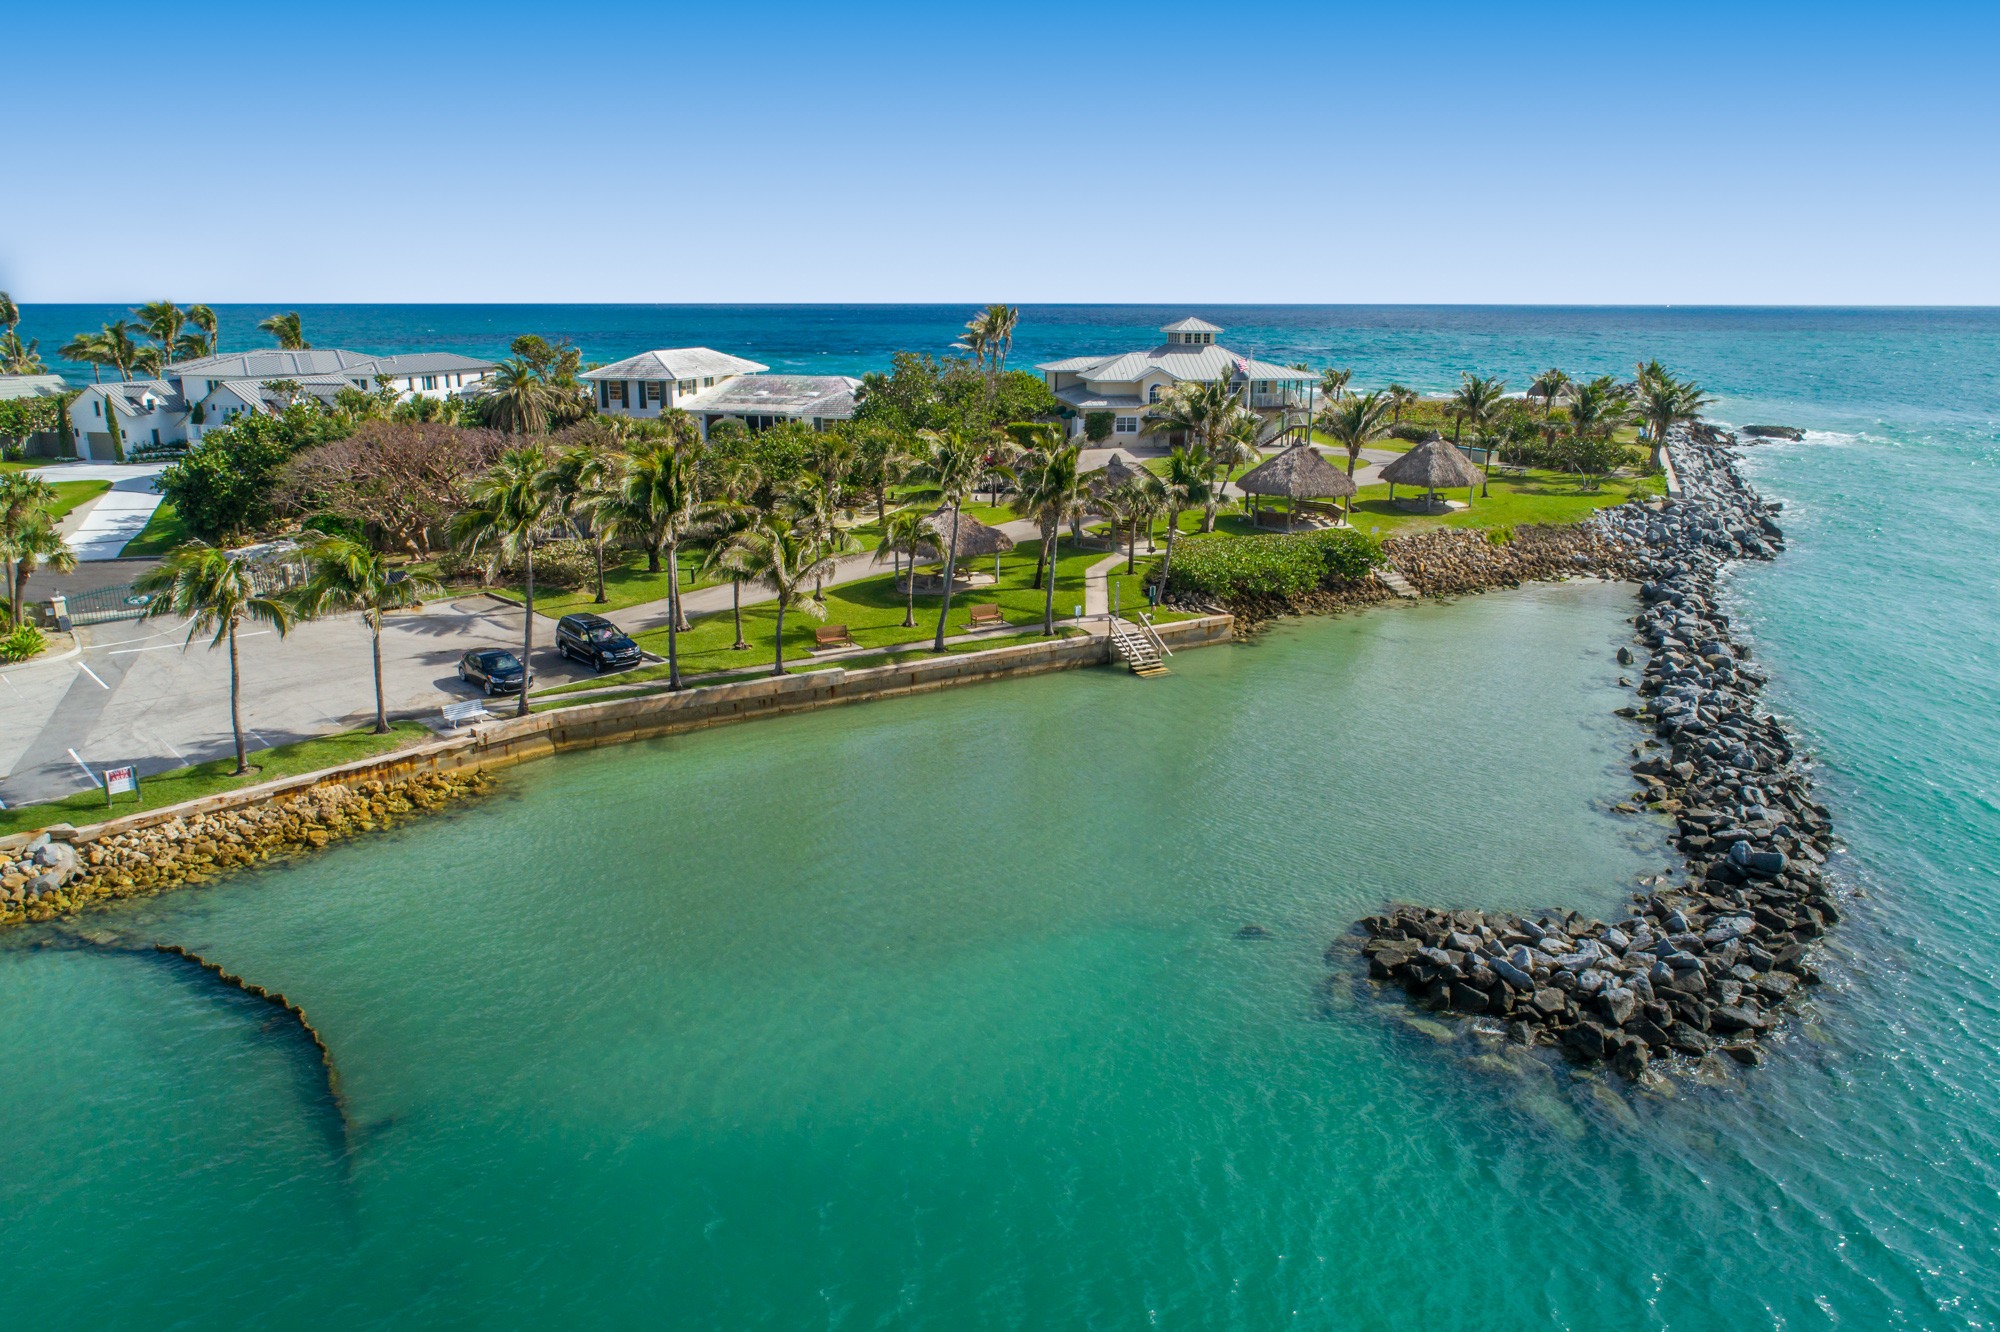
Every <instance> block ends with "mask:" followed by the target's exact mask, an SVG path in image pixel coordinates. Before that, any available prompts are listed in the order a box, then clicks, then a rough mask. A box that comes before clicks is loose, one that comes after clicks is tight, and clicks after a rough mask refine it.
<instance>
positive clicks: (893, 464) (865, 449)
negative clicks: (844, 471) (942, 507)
mask: <svg viewBox="0 0 2000 1332" xmlns="http://www.w3.org/2000/svg"><path fill="white" fill-rule="evenodd" d="M852 439H853V443H854V456H853V459H852V461H851V463H850V465H849V469H848V476H849V479H850V481H852V483H853V485H854V487H855V489H856V490H857V491H859V492H860V495H861V497H862V498H864V499H872V500H873V501H874V502H875V522H876V524H877V525H878V526H879V525H881V524H884V523H886V522H888V521H889V489H890V487H892V486H894V485H895V484H896V483H897V482H899V481H901V480H902V479H903V477H904V475H905V473H907V472H908V471H909V469H910V466H911V464H912V463H914V462H915V461H916V455H915V454H914V452H913V451H912V450H911V448H910V441H909V440H908V438H907V437H905V436H904V435H902V434H901V433H899V432H897V431H894V430H891V429H889V428H887V427H886V426H861V427H858V428H857V429H856V431H855V433H854V435H853V436H852Z"/></svg>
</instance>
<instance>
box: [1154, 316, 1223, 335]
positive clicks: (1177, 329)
mask: <svg viewBox="0 0 2000 1332" xmlns="http://www.w3.org/2000/svg"><path fill="white" fill-rule="evenodd" d="M1221 331H1222V329H1221V328H1220V327H1219V326H1218V325H1215V324H1211V323H1209V322H1208V321H1207V320H1206V319H1196V318H1195V317H1194V316H1193V315H1189V316H1188V317H1187V318H1186V319H1181V320H1177V321H1176V322H1174V323H1171V324H1164V325H1162V326H1161V328H1160V332H1162V333H1220V332H1221Z"/></svg>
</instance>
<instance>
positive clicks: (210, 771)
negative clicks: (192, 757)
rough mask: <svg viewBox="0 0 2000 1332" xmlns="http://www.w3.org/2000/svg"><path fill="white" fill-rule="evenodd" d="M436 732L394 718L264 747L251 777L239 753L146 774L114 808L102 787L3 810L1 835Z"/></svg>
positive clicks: (288, 773) (87, 819)
mask: <svg viewBox="0 0 2000 1332" xmlns="http://www.w3.org/2000/svg"><path fill="white" fill-rule="evenodd" d="M431 738H433V737H432V735H431V732H430V731H429V730H428V729H427V728H425V727H424V726H422V725H420V724H419V723H417V722H409V721H405V722H395V723H393V724H392V725H391V727H390V731H389V734H387V735H375V734H373V733H371V732H369V731H343V732H341V733H340V734H338V735H328V736H321V737H319V738H317V739H313V740H301V741H299V742H297V743H296V744H290V745H278V746H276V747H275V748H272V749H260V750H258V751H257V752H255V753H253V754H252V755H250V764H251V771H250V773H249V775H248V776H245V777H237V776H233V775H232V774H231V771H230V770H231V769H233V768H234V767H235V766H236V758H235V756H234V755H231V756H229V757H227V758H219V759H212V760H210V761H209V762H207V763H196V764H194V765H192V766H191V767H186V768H174V769H171V770H170V771H167V772H162V773H158V774H156V775H154V776H151V777H144V778H141V779H140V781H139V794H138V795H136V796H131V795H121V796H118V797H117V798H116V802H115V803H114V804H113V805H112V806H111V807H109V808H106V806H105V803H104V793H103V792H102V791H83V792H79V793H78V794H76V795H73V796H65V797H64V798H63V799H61V800H53V801H50V802H49V803H47V804H43V805H23V806H21V807H20V808H18V809H6V810H0V835H5V834H7V833H17V832H30V831H32V830H34V829H36V828H43V827H46V826H48V825H49V824H51V823H73V824H75V825H76V826H77V827H79V828H80V827H83V826H84V825H85V824H89V823H102V822H103V821H104V820H105V819H108V818H115V817H117V816H119V815H124V814H135V813H137V812H139V811H140V810H142V809H157V808H159V807H160V806H162V805H174V804H179V803H180V802H181V801H183V800H197V799H199V798H201V797H202V796H211V795H216V794H218V793H220V792H223V791H233V790H236V789H237V788H238V787H243V786H254V785H256V784H257V783H258V782H268V781H273V780H275V779H277V778H280V777H295V776H297V775H299V774H300V773H305V772H313V771H316V770H317V769H320V768H331V767H334V766H335V765H337V764H341V763H352V762H354V761H355V760H357V759H364V758H372V757H373V756H375V755H377V754H386V753H388V752H389V751H390V750H394V749H402V748H403V747H405V746H407V745H413V744H416V743H418V742H419V741H422V740H428V739H431Z"/></svg>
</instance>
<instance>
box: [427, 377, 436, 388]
mask: <svg viewBox="0 0 2000 1332" xmlns="http://www.w3.org/2000/svg"><path fill="white" fill-rule="evenodd" d="M437 386H438V377H437V376H436V375H425V376H424V387H425V388H427V389H434V388H436V387H437Z"/></svg>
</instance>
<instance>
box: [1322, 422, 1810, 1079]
mask: <svg viewBox="0 0 2000 1332" xmlns="http://www.w3.org/2000/svg"><path fill="white" fill-rule="evenodd" d="M1670 449H1671V452H1672V457H1673V462H1674V466H1675V469H1676V471H1677V472H1678V474H1679V477H1680V481H1681V489H1682V498H1680V499H1678V500H1666V501H1652V502H1649V503H1643V504H1641V503H1632V504H1626V505H1621V506H1619V507H1618V508H1616V509H1611V510H1607V511H1605V512H1604V513H1602V514H1600V515H1599V516H1598V517H1597V519H1595V520H1594V521H1593V523H1592V524H1591V526H1593V527H1594V528H1595V529H1596V530H1597V532H1598V534H1599V535H1600V536H1601V537H1602V538H1603V539H1604V540H1605V541H1606V542H1609V543H1613V544H1615V545H1618V546H1620V547H1622V548H1624V549H1625V550H1626V551H1627V552H1628V556H1627V558H1628V561H1629V567H1631V568H1632V569H1634V570H1635V571H1636V573H1637V575H1638V576H1639V577H1641V578H1642V579H1643V581H1642V582H1641V585H1640V589H1639V596H1640V601H1641V607H1642V608H1641V611H1640V613H1639V615H1638V617H1637V618H1636V620H1635V624H1636V625H1637V638H1638V640H1639V642H1640V643H1641V644H1642V645H1643V646H1644V648H1645V649H1646V650H1647V651H1648V653H1649V654H1650V658H1649V660H1648V662H1647V665H1646V670H1645V677H1644V680H1643V682H1642V684H1641V685H1640V687H1639V693H1640V695H1641V697H1642V699H1643V700H1644V702H1643V706H1635V707H1632V708H1629V709H1624V710H1622V711H1625V712H1626V713H1628V714H1629V715H1631V716H1633V717H1634V718H1635V719H1636V720H1638V721H1640V722H1641V723H1643V724H1645V725H1647V726H1649V727H1650V728H1651V730H1652V733H1653V735H1652V738H1651V739H1649V740H1646V741H1645V742H1644V745H1643V747H1642V748H1641V749H1639V750H1635V753H1637V754H1639V755H1640V758H1639V761H1638V762H1636V763H1635V764H1634V765H1633V769H1632V770H1633V773H1634V775H1635V776H1636V777H1637V778H1638V780H1639V783H1640V785H1641V786H1642V787H1643V789H1642V790H1641V791H1640V792H1638V793H1637V794H1636V795H1635V796H1634V797H1633V799H1632V800H1631V801H1630V802H1628V803H1625V804H1622V805H1620V806H1619V808H1621V809H1623V810H1625V811H1627V812H1636V811H1637V810H1638V809H1639V807H1640V806H1641V805H1643V806H1645V807H1647V808H1650V809H1652V810H1655V811H1658V812H1661V813H1665V814H1668V815H1671V816H1672V817H1673V819H1674V820H1675V823H1676V825H1677V833H1676V844H1677V845H1678V846H1679V848H1680V849H1681V851H1682V852H1683V853H1684V854H1685V855H1686V857H1687V862H1686V869H1687V882H1685V883H1684V884H1680V885H1678V886H1667V887H1660V888H1657V889H1655V890H1654V891H1653V892H1650V893H1646V894H1642V895H1639V896H1636V897H1635V898H1634V899H1633V906H1632V909H1631V911H1630V912H1628V913H1627V914H1625V915H1624V916H1622V917H1620V918H1618V919H1616V920H1611V921H1602V920H1593V919H1586V918H1584V917H1581V916H1579V915H1577V914H1575V913H1573V912H1549V913H1542V914H1538V915H1532V916H1523V915H1517V914H1512V913H1500V912H1481V911H1440V910H1434V909H1430V908H1425V907H1417V906H1398V907H1395V908H1393V909H1391V910H1389V911H1387V912H1385V913H1383V914H1381V915H1375V916H1369V917H1367V918H1366V919H1364V920H1362V921H1360V922H1359V923H1358V924H1357V925H1356V926H1355V928H1354V930H1353V931H1352V932H1351V934H1350V935H1349V936H1348V938H1346V939H1343V940H1340V941H1337V942H1336V943H1335V944H1334V946H1333V947H1332V948H1329V949H1328V959H1329V961H1332V962H1338V961H1342V960H1343V959H1344V958H1346V957H1352V956H1353V952H1354V949H1353V944H1354V942H1355V941H1356V940H1357V939H1358V940H1359V952H1360V954H1361V956H1362V957H1363V958H1364V959H1365V960H1366V963H1367V967H1368V974H1369V975H1370V976H1371V977H1373V978H1374V979H1375V980H1376V981H1379V982H1384V983H1387V984H1394V985H1399V986H1401V987H1402V989H1403V990H1404V991H1406V992H1407V993H1408V995H1409V996H1410V997H1411V998H1413V999H1414V1000H1415V1001H1416V1002H1417V1003H1419V1004H1420V1005H1422V1006H1424V1007H1426V1008H1430V1009H1434V1010H1438V1011H1444V1012H1451V1013H1459V1014H1466V1015H1480V1016H1484V1017H1486V1018H1488V1019H1490V1020H1493V1021H1496V1022H1498V1023H1501V1024H1504V1027H1505V1030H1506V1032H1507V1035H1508V1036H1509V1037H1510V1038H1511V1039H1512V1040H1514V1041H1517V1042H1519V1043H1521V1044H1524V1045H1554V1046H1558V1047H1560V1048H1561V1049H1562V1050H1563V1051H1564V1052H1566V1053H1567V1054H1569V1055H1570V1056H1572V1057H1574V1058H1576V1059H1579V1060H1585V1061H1597V1060H1603V1061H1607V1062H1609V1063H1610V1065H1611V1066H1612V1068H1613V1069H1615V1070H1616V1071H1618V1072H1619V1073H1622V1074H1624V1075H1626V1076H1627V1077H1631V1078H1641V1077H1644V1076H1647V1075H1648V1069H1649V1066H1650V1065H1651V1064H1652V1063H1653V1061H1655V1060H1660V1059H1671V1060H1680V1061H1695V1062H1696V1063H1699V1061H1703V1060H1716V1059H1720V1058H1724V1057H1727V1058H1730V1059H1734V1060H1736V1061H1737V1062H1739V1063H1745V1064H1754V1063H1757V1062H1759V1061H1760V1060H1761V1058H1762V1053H1761V1050H1760V1048H1759V1044H1758V1042H1759V1039H1760V1038H1761V1037H1763V1036H1764V1035H1765V1034H1767V1033H1768V1032H1770V1031H1771V1030H1772V1029H1773V1028H1774V1027H1775V1026H1776V1025H1777V1024H1778V1023H1779V1021H1780V1020H1781V1015H1782V1013H1783V1011H1784V1010H1785V1008H1786V1007H1787V1006H1788V1005H1791V1004H1793V1003H1796V1002H1797V1001H1798V1000H1799V998H1800V996H1801V995H1802V994H1803V993H1804V991H1805V990H1806V988H1807V987H1809V986H1811V985H1813V984H1815V983H1816V982H1817V980H1818V977H1817V976H1816V975H1815V974H1814V971H1813V967H1812V964H1811V950H1812V948H1813V945H1814V943H1815V941H1816V940H1818V939H1819V938H1820V937H1821V936H1822V935H1823V934H1824V933H1825V931H1826V929H1827V928H1828V927H1829V926H1831V925H1832V924H1833V923H1834V922H1836V921H1837V920H1839V918H1840V912H1839V910H1838V908H1837V907H1836V906H1835V904H1834V901H1833V895H1832V893H1831V891H1830V889H1829V886H1828V884H1827V882H1826V880H1825V878H1824V877H1823V874H1822V868H1821V867H1822V866H1823V865H1824V864H1825V863H1826V858H1827V856H1828V855H1829V854H1830V853H1831V850H1832V837H1833V833H1832V824H1831V821H1830V819H1829V817H1828V814H1827V810H1826V808H1825V807H1824V806H1822V805H1820V804H1818V803H1816V802H1815V801H1814V800H1813V798H1812V790H1811V783H1810V780H1809V779H1808V777H1807V775H1806V774H1805V773H1804V772H1803V771H1802V770H1801V769H1800V768H1799V767H1798V765H1797V764H1796V762H1795V755H1794V751H1793V748H1792V744H1791V742H1790V740H1789V738H1788V737H1787V736H1786V734H1785V732H1784V730H1783V728H1782V727H1780V726H1779V725H1778V723H1777V722H1776V721H1775V720H1774V719H1773V718H1771V717H1770V716H1768V715H1766V714H1763V713H1761V712H1760V711H1759V710H1758V707H1757V693H1758V691H1759V689H1760V688H1761V687H1762V685H1763V684H1764V677H1763V676H1762V675H1761V674H1759V673H1758V672H1757V670H1756V669H1755V668H1754V667H1753V666H1752V665H1751V663H1750V661H1749V653H1748V651H1747V650H1746V649H1745V648H1744V647H1743V646H1742V645H1741V644H1738V643H1735V642H1734V641H1732V640H1731V638H1730V636H1729V619H1728V616H1726V615H1724V614H1723V613H1722V612H1720V611H1719V610H1717V609H1716V597H1715V578H1716V574H1717V572H1718V571H1719V570H1720V569H1721V568H1722V566H1723V565H1724V564H1725V563H1726V562H1727V561H1730V560H1736V559H1770V558H1772V557H1774V556H1775V555H1776V554H1777V553H1778V552H1779V551H1780V550H1782V549H1783V546H1784V536H1783V533H1782V532H1781V531H1780V530H1779V528H1778V525H1777V523H1776V521H1775V520H1774V518H1773V517H1772V514H1773V513H1774V512H1775V511H1776V506H1775V505H1767V504H1764V503H1761V502H1760V501H1759V500H1758V498H1757V497H1756V495H1755V494H1754V493H1753V492H1752V491H1751V490H1750V488H1749V487H1748V486H1747V485H1746V484H1745V483H1744V482H1743V480H1742V478H1741V476H1740V475H1739V474H1738V473H1737V471H1736V468H1735V466H1734V464H1733V462H1732V461H1731V458H1730V456H1729V453H1728V451H1727V445H1726V443H1710V442H1708V441H1707V440H1705V439H1701V438H1696V437H1693V436H1680V437H1677V438H1676V439H1675V440H1673V441H1672V442H1671V444H1670ZM1620 660H1621V662H1626V663H1630V662H1632V661H1633V660H1634V658H1633V656H1632V654H1631V652H1630V650H1629V649H1621V650H1620Z"/></svg>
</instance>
